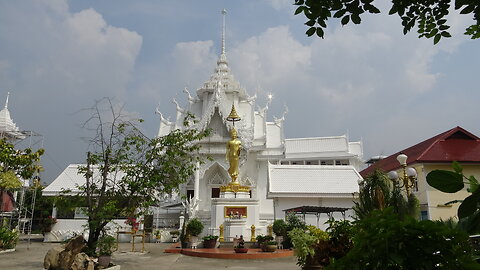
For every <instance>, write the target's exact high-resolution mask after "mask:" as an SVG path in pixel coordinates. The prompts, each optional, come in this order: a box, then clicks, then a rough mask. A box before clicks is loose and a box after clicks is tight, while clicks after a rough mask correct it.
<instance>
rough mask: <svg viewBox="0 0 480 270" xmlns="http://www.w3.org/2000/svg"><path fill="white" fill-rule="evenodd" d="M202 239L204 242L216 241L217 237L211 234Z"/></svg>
mask: <svg viewBox="0 0 480 270" xmlns="http://www.w3.org/2000/svg"><path fill="white" fill-rule="evenodd" d="M202 239H203V240H204V241H209V240H217V239H218V235H211V234H209V235H207V236H204V237H203V238H202Z"/></svg>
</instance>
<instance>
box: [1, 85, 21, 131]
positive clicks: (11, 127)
mask: <svg viewBox="0 0 480 270" xmlns="http://www.w3.org/2000/svg"><path fill="white" fill-rule="evenodd" d="M9 97H10V92H8V93H7V99H6V100H5V107H4V108H3V109H2V110H1V111H0V137H7V138H9V139H13V140H18V139H24V138H25V135H24V134H23V133H22V132H20V129H19V128H18V127H17V125H15V123H14V122H13V120H12V118H11V117H10V112H9V111H8V98H9Z"/></svg>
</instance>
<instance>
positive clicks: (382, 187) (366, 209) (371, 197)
mask: <svg viewBox="0 0 480 270" xmlns="http://www.w3.org/2000/svg"><path fill="white" fill-rule="evenodd" d="M390 183H391V181H390V179H388V177H387V175H386V174H385V173H384V172H382V171H380V170H375V171H374V172H373V173H372V174H370V175H368V176H367V177H366V178H365V179H364V180H363V181H362V183H361V184H360V194H359V201H358V202H354V203H355V206H354V207H353V210H354V211H355V214H356V217H357V218H358V219H363V218H365V217H367V216H368V215H369V214H370V213H371V212H372V211H374V210H382V209H384V208H386V207H389V206H391V207H393V209H394V212H395V213H397V214H399V216H400V217H401V218H403V217H405V216H411V217H417V216H418V213H419V212H418V211H419V203H418V200H417V198H416V197H415V195H413V194H410V195H409V196H408V197H407V199H405V197H404V196H403V194H402V192H401V190H400V188H399V187H397V186H396V185H391V184H390Z"/></svg>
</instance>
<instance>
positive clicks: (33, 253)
mask: <svg viewBox="0 0 480 270" xmlns="http://www.w3.org/2000/svg"><path fill="white" fill-rule="evenodd" d="M60 245H61V244H58V243H43V242H38V241H31V242H30V245H28V243H27V241H25V240H22V241H20V242H19V243H18V245H17V247H16V249H17V250H16V251H15V252H12V253H5V254H0V269H2V270H10V269H11V270H31V269H39V270H40V269H43V258H44V256H45V254H46V253H47V251H48V250H49V249H50V248H52V247H54V246H60ZM169 245H170V244H166V243H146V244H145V249H146V250H147V253H138V252H135V253H132V252H128V251H129V250H130V248H131V244H128V243H121V244H120V248H119V251H117V252H115V253H114V254H113V259H112V260H113V262H114V263H115V264H119V265H121V269H122V270H149V269H155V270H158V269H168V270H187V269H188V270H197V269H232V270H243V269H245V270H256V269H275V270H287V269H288V270H299V269H300V268H299V267H298V266H297V265H296V258H295V257H287V258H277V259H263V260H224V259H208V258H197V257H189V256H185V255H181V254H167V253H163V251H164V250H165V248H167V247H168V246H169ZM140 247H141V244H136V248H140Z"/></svg>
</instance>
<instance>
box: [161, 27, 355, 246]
mask: <svg viewBox="0 0 480 270" xmlns="http://www.w3.org/2000/svg"><path fill="white" fill-rule="evenodd" d="M224 37H225V29H224V31H223V36H222V48H221V53H220V56H219V58H218V61H217V65H216V67H215V69H214V72H213V74H212V75H211V76H210V78H209V79H208V80H207V81H206V82H205V83H204V84H203V86H202V87H200V88H199V89H198V90H197V91H196V95H194V96H193V97H192V96H191V94H190V93H189V92H188V91H187V90H186V89H185V90H184V92H185V93H186V94H187V99H188V104H187V105H186V106H185V107H183V108H182V107H181V106H180V105H179V104H178V102H177V101H176V100H173V102H174V103H175V105H176V116H175V120H174V121H169V120H167V119H166V118H165V117H164V116H163V114H162V113H161V112H160V111H159V110H158V109H157V113H158V114H159V115H160V127H159V131H158V136H164V135H166V134H168V133H169V132H171V131H172V130H174V129H181V128H182V121H183V119H184V117H185V116H186V113H187V112H190V113H192V114H194V115H195V117H196V118H197V120H198V123H197V124H195V125H194V127H195V128H197V129H202V130H203V129H206V128H209V129H211V130H212V135H211V136H210V137H209V138H208V139H205V140H204V141H203V142H202V148H201V152H202V153H203V154H205V155H209V156H210V157H212V158H213V160H212V161H208V162H207V163H206V164H203V165H202V166H201V167H200V168H199V170H198V173H197V174H196V175H195V177H194V178H192V179H191V180H190V181H189V182H188V183H187V184H186V185H185V186H184V187H183V191H184V193H185V194H186V195H187V196H188V197H193V198H195V199H198V200H199V202H198V207H197V208H198V212H197V214H196V216H197V217H198V218H200V219H201V220H202V221H203V223H204V224H205V225H206V226H205V227H206V228H210V233H211V232H213V233H215V232H216V231H218V228H219V226H220V225H222V224H223V225H224V226H225V228H226V237H233V236H235V235H240V234H243V235H245V236H246V237H249V235H250V228H251V225H255V227H256V231H257V233H266V227H267V226H268V225H269V224H271V223H272V222H273V221H274V219H282V218H284V216H285V212H284V210H287V209H290V208H295V207H298V206H327V207H344V208H351V207H352V206H353V201H354V200H355V198H356V196H357V195H358V181H359V180H361V179H362V178H361V176H360V174H359V173H358V171H359V170H360V169H361V168H362V166H363V164H364V163H363V161H362V154H363V149H362V143H361V142H350V141H349V140H348V137H347V136H346V135H343V136H332V137H316V138H295V139H286V138H285V136H284V127H285V116H286V113H287V112H285V113H284V114H283V116H282V117H280V118H274V120H273V121H268V119H267V114H268V105H269V103H270V101H271V99H269V102H268V103H267V105H266V106H264V107H263V108H259V109H255V108H257V104H256V96H249V95H248V93H247V91H246V90H245V89H244V88H242V87H241V85H240V83H239V82H238V81H237V80H236V79H235V78H234V76H233V74H232V73H231V71H230V69H229V65H228V61H227V56H226V52H225V38H224ZM232 105H233V106H234V107H235V109H236V112H237V113H238V115H239V116H240V117H241V119H242V120H241V121H239V122H236V124H235V128H236V129H237V131H238V137H239V139H240V140H241V141H242V152H241V161H240V162H241V165H240V175H239V177H238V180H239V182H240V184H241V185H243V186H248V187H250V194H249V195H248V196H246V198H245V197H243V198H238V196H237V198H225V197H224V196H222V192H221V191H220V188H221V186H226V185H227V184H228V183H229V181H230V176H229V174H228V172H227V170H228V161H227V160H226V158H225V153H226V143H227V142H228V141H229V140H230V130H231V128H232V123H229V122H228V121H227V120H226V118H227V116H228V115H229V113H230V110H231V108H232ZM175 203H176V202H171V205H175ZM169 206H170V205H169V203H167V202H166V204H164V209H168V208H169ZM229 207H230V208H229ZM240 207H245V208H246V214H245V215H243V214H242V220H243V221H244V222H243V223H242V224H241V226H240V227H241V228H236V229H235V233H232V232H230V233H229V232H228V227H229V226H230V225H231V226H235V227H239V226H237V225H238V224H235V225H234V224H229V223H231V222H233V221H232V220H231V219H230V218H229V217H228V213H229V212H231V211H230V209H237V208H240ZM351 214H352V213H347V216H348V215H351ZM157 215H160V216H161V215H162V214H161V213H159V214H157ZM170 215H171V212H170ZM305 218H306V221H307V222H308V223H311V224H313V225H317V224H318V225H320V226H321V225H323V223H324V221H325V220H326V219H327V216H326V215H325V216H324V217H320V220H317V217H313V216H310V217H308V216H306V217H305ZM235 223H238V221H237V220H235ZM321 227H324V226H321ZM204 233H205V232H204Z"/></svg>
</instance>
